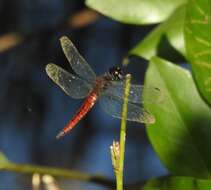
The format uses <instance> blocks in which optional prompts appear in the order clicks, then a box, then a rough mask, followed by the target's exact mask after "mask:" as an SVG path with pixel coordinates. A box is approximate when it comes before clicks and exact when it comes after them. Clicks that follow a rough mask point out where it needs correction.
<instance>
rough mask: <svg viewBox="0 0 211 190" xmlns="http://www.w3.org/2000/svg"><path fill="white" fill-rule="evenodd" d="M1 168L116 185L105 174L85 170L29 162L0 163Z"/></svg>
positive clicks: (107, 185)
mask: <svg viewBox="0 0 211 190" xmlns="http://www.w3.org/2000/svg"><path fill="white" fill-rule="evenodd" d="M0 170H5V171H11V172H18V173H24V174H34V173H39V174H49V175H52V176H54V177H63V178H67V179H71V180H80V181H87V182H94V183H97V184H101V185H104V186H106V187H114V183H113V181H111V180H109V179H107V178H105V177H103V176H100V175H90V174H87V173H83V172H78V171H74V170H68V169H60V168H55V167H44V166H37V165H29V164H14V163H11V162H7V163H4V164H2V165H0Z"/></svg>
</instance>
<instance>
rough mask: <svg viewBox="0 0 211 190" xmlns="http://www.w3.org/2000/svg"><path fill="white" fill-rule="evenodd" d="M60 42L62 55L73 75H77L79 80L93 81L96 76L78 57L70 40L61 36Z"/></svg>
mask: <svg viewBox="0 0 211 190" xmlns="http://www.w3.org/2000/svg"><path fill="white" fill-rule="evenodd" d="M60 41H61V46H62V49H63V51H64V54H65V56H66V58H67V59H68V61H69V63H70V65H71V67H72V69H73V70H74V71H75V73H77V74H78V75H79V76H80V77H81V78H84V79H87V80H90V81H93V80H95V78H96V75H95V73H94V71H93V70H92V68H91V67H90V66H89V64H88V63H87V62H86V61H85V59H84V58H83V57H82V56H81V55H80V53H79V52H78V50H77V49H76V47H75V46H74V45H73V43H72V42H71V40H70V39H69V38H68V37H66V36H63V37H61V38H60Z"/></svg>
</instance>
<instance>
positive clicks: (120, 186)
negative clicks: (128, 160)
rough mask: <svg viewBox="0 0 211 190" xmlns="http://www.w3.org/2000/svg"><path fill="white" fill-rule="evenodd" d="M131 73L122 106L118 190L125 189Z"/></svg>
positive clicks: (117, 176) (127, 78)
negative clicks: (125, 158) (124, 173)
mask: <svg viewBox="0 0 211 190" xmlns="http://www.w3.org/2000/svg"><path fill="white" fill-rule="evenodd" d="M130 81H131V75H127V76H126V82H125V92H124V103H123V108H122V120H121V129H120V156H119V169H118V172H116V183H117V190H123V172H124V155H125V140H126V119H127V110H128V108H127V105H128V96H129V92H130Z"/></svg>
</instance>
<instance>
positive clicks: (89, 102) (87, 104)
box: [56, 91, 98, 138]
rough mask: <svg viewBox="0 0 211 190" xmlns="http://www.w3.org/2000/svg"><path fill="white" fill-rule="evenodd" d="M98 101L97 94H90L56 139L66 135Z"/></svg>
mask: <svg viewBox="0 0 211 190" xmlns="http://www.w3.org/2000/svg"><path fill="white" fill-rule="evenodd" d="M97 99H98V95H97V93H95V92H94V91H93V92H91V93H90V95H89V96H88V97H87V98H86V100H85V101H84V102H83V104H82V105H81V107H80V108H79V110H78V111H77V113H76V114H75V116H74V117H73V118H72V120H70V122H69V123H68V124H67V125H66V127H65V128H64V129H63V130H62V131H61V132H60V133H59V134H58V135H57V136H56V138H60V137H62V136H64V135H65V134H66V133H68V132H69V131H70V130H71V129H72V128H73V127H74V126H75V125H76V124H77V123H78V122H79V121H80V120H81V119H82V118H83V117H84V116H85V115H86V114H87V112H88V111H89V110H90V109H91V108H92V107H93V106H94V104H95V103H96V101H97Z"/></svg>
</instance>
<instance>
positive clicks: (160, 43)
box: [130, 5, 186, 60]
mask: <svg viewBox="0 0 211 190" xmlns="http://www.w3.org/2000/svg"><path fill="white" fill-rule="evenodd" d="M185 10H186V8H185V5H183V6H180V7H179V8H178V9H177V10H176V11H175V12H174V14H172V15H171V17H169V19H168V20H167V21H165V22H164V23H162V24H160V25H158V26H157V27H156V28H155V29H154V30H153V31H152V32H151V33H150V34H149V35H148V36H146V37H145V38H144V40H143V41H141V42H139V43H138V44H137V45H136V47H135V48H133V49H132V50H131V51H130V54H133V55H138V56H141V57H143V58H145V59H147V60H149V59H150V58H151V57H153V56H155V55H159V56H161V57H165V56H169V57H170V60H172V59H173V58H174V57H175V55H174V53H175V51H170V50H171V48H170V47H169V45H170V46H172V47H174V48H175V49H176V50H177V51H178V52H180V53H181V54H182V55H183V56H185V54H186V53H185V45H184V35H183V26H184V19H185ZM163 55H164V56H163Z"/></svg>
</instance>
